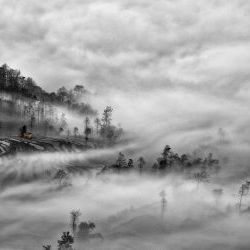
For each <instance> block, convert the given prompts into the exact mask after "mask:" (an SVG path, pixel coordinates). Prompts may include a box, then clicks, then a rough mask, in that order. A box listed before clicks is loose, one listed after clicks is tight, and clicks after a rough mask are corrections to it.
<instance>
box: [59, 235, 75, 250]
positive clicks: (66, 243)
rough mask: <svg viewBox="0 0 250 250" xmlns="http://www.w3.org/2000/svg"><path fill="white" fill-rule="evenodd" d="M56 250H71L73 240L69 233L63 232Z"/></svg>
mask: <svg viewBox="0 0 250 250" xmlns="http://www.w3.org/2000/svg"><path fill="white" fill-rule="evenodd" d="M57 243H58V250H64V249H72V244H73V243H74V238H73V237H72V236H71V235H70V233H69V232H63V234H62V236H61V239H60V240H58V241H57Z"/></svg>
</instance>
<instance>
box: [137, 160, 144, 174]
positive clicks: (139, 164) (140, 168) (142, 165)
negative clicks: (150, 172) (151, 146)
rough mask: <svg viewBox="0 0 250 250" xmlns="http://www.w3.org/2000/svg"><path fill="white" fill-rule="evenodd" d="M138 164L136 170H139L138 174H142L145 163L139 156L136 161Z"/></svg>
mask: <svg viewBox="0 0 250 250" xmlns="http://www.w3.org/2000/svg"><path fill="white" fill-rule="evenodd" d="M137 162H138V168H139V172H140V174H141V172H142V169H143V168H144V166H145V164H146V161H145V160H144V158H143V157H142V156H141V157H139V159H138V160H137Z"/></svg>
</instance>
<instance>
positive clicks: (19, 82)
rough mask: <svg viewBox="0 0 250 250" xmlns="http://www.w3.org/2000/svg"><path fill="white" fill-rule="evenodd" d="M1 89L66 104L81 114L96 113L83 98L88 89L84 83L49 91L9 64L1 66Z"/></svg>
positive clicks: (43, 100)
mask: <svg viewBox="0 0 250 250" xmlns="http://www.w3.org/2000/svg"><path fill="white" fill-rule="evenodd" d="M0 91H1V92H3V91H4V92H7V93H12V94H16V95H19V96H23V97H27V98H30V99H33V100H34V101H40V102H43V103H52V104H57V105H63V106H66V107H67V108H69V109H72V110H74V111H77V112H79V113H81V114H87V115H96V113H97V112H96V110H94V109H93V108H92V107H91V106H90V105H89V104H86V103H83V102H82V101H81V99H82V98H83V97H84V95H85V94H87V93H88V91H87V90H86V89H85V87H84V86H83V85H75V87H74V88H72V89H69V90H68V89H67V88H65V87H61V88H59V89H58V90H57V91H56V92H51V93H49V92H47V91H45V90H44V89H42V88H41V87H40V86H38V85H37V84H36V82H35V81H34V80H33V79H32V78H31V77H24V76H23V75H22V74H21V72H20V70H15V69H12V68H10V67H9V66H8V65H7V64H3V65H2V66H1V67H0Z"/></svg>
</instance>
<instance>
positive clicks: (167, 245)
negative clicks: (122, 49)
mask: <svg viewBox="0 0 250 250" xmlns="http://www.w3.org/2000/svg"><path fill="white" fill-rule="evenodd" d="M0 91H1V92H0V115H1V116H0V186H1V189H0V225H1V232H0V249H4V250H15V249H23V250H29V249H30V250H34V249H37V250H38V249H44V250H53V249H58V250H66V249H69V250H70V249H71V250H73V249H74V250H81V249H86V250H87V249H93V250H95V249H96V250H98V249H109V250H111V249H114V250H117V249H124V250H125V249H136V250H139V249H159V250H160V249H162V250H163V249H166V250H171V249H173V250H209V249H218V250H223V249H225V250H230V249H239V250H247V249H249V244H250V240H249V230H250V226H249V225H250V224H249V220H250V200H249V188H250V179H248V177H249V174H248V171H247V165H248V163H247V162H248V149H249V148H244V146H242V145H235V144H234V142H233V140H232V138H231V137H230V136H229V135H228V133H227V131H226V130H225V129H223V128H218V130H217V131H216V132H215V133H214V134H213V135H211V136H210V137H205V138H204V139H202V140H201V141H200V142H197V143H194V144H193V145H191V144H190V143H188V144H186V146H185V147H178V146H177V149H175V147H176V146H175V144H176V145H177V143H175V140H173V139H170V142H171V145H169V144H170V143H169V142H168V141H167V139H165V135H164V133H165V132H164V131H160V133H161V134H160V135H157V134H154V133H152V130H150V129H149V128H150V126H151V127H153V125H152V124H146V123H145V124H143V126H142V127H143V131H140V132H139V130H140V129H138V128H137V130H138V133H135V131H133V130H129V129H128V130H127V129H126V127H122V125H121V124H119V123H118V124H117V125H116V124H115V123H114V121H113V116H114V115H115V112H116V110H115V109H113V107H112V106H104V107H103V109H102V111H101V112H100V111H98V110H96V109H95V107H93V106H92V104H89V103H88V102H89V101H90V102H91V99H93V98H95V97H94V94H93V93H91V91H89V90H87V89H86V88H85V87H84V86H83V85H76V86H75V87H74V88H72V89H67V88H65V87H61V88H59V89H58V91H57V92H52V93H50V92H46V91H45V90H43V89H42V88H41V87H39V86H38V85H37V84H36V83H35V81H34V80H33V79H31V78H29V77H28V78H26V77H24V76H22V75H21V73H20V71H18V70H14V69H12V68H10V67H9V66H7V65H6V64H4V65H3V66H2V67H0ZM91 103H92V102H91ZM130 123H131V124H133V123H134V121H133V120H130ZM156 130H160V129H159V128H156ZM179 131H181V128H179V130H178V131H177V132H178V133H179ZM141 132H142V133H141ZM171 133H174V132H171ZM139 135H140V136H139ZM161 137H162V139H164V143H162V139H160V138H161ZM163 137H164V138H163ZM167 137H168V136H166V138H167ZM190 137H192V134H191V136H190ZM193 137H195V135H193ZM169 138H171V136H169ZM183 138H185V136H183ZM180 142H183V145H184V144H185V142H184V140H183V139H182V138H181V139H180ZM156 144H157V145H158V146H156ZM172 144H173V145H172ZM156 149H157V150H156ZM237 166H238V167H237Z"/></svg>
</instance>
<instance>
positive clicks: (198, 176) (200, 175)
mask: <svg viewBox="0 0 250 250" xmlns="http://www.w3.org/2000/svg"><path fill="white" fill-rule="evenodd" d="M194 179H195V180H196V182H197V189H199V187H200V183H201V182H208V179H209V175H208V173H207V172H206V171H205V170H203V171H200V172H197V173H194Z"/></svg>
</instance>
